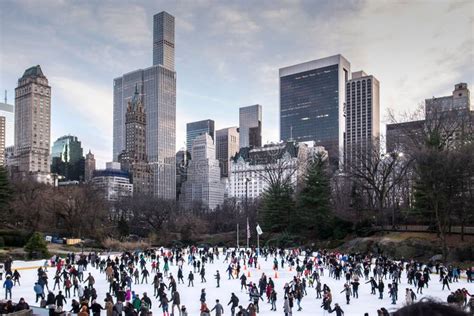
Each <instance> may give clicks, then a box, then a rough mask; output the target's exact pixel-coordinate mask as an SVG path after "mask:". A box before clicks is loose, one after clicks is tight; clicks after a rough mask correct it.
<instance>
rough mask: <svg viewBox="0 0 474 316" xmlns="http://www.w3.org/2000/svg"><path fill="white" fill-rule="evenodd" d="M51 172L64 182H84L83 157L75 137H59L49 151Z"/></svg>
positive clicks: (79, 144) (79, 143)
mask: <svg viewBox="0 0 474 316" xmlns="http://www.w3.org/2000/svg"><path fill="white" fill-rule="evenodd" d="M51 172H52V173H56V174H58V175H60V176H62V177H63V180H65V181H80V180H81V181H82V180H84V156H83V150H82V146H81V142H80V141H79V140H78V138H77V137H76V136H71V135H66V136H62V137H59V138H58V139H57V140H56V141H55V142H54V144H53V148H52V150H51Z"/></svg>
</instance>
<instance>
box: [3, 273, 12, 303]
mask: <svg viewBox="0 0 474 316" xmlns="http://www.w3.org/2000/svg"><path fill="white" fill-rule="evenodd" d="M3 287H4V288H5V299H7V296H8V294H10V299H12V288H13V281H12V278H11V277H10V276H8V277H7V279H6V280H5V282H3Z"/></svg>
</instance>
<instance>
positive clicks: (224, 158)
mask: <svg viewBox="0 0 474 316" xmlns="http://www.w3.org/2000/svg"><path fill="white" fill-rule="evenodd" d="M238 152H239V129H238V128H237V127H228V128H223V129H220V130H218V131H216V158H217V159H218V160H219V165H220V167H221V177H228V176H229V173H230V160H231V158H232V157H234V156H235V155H236V154H237V153H238Z"/></svg>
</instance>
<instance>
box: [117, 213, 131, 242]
mask: <svg viewBox="0 0 474 316" xmlns="http://www.w3.org/2000/svg"><path fill="white" fill-rule="evenodd" d="M117 230H118V233H119V235H120V238H122V237H127V236H128V235H130V227H129V226H128V222H127V220H126V219H125V216H123V214H122V215H121V216H120V219H119V220H118V223H117Z"/></svg>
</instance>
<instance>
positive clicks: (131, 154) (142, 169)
mask: <svg viewBox="0 0 474 316" xmlns="http://www.w3.org/2000/svg"><path fill="white" fill-rule="evenodd" d="M119 161H120V163H121V165H122V169H123V170H124V171H126V172H128V173H129V174H130V176H131V180H132V183H133V192H134V193H139V194H146V195H148V194H150V193H152V192H153V178H152V173H151V168H150V165H149V164H148V158H147V155H146V114H145V108H144V105H143V103H142V98H141V97H140V94H139V92H138V87H135V94H134V95H133V98H132V100H130V101H128V107H127V114H126V116H125V150H124V151H123V152H122V153H121V154H120V156H119Z"/></svg>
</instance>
